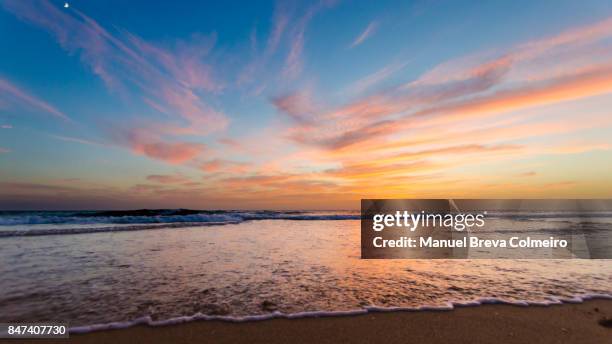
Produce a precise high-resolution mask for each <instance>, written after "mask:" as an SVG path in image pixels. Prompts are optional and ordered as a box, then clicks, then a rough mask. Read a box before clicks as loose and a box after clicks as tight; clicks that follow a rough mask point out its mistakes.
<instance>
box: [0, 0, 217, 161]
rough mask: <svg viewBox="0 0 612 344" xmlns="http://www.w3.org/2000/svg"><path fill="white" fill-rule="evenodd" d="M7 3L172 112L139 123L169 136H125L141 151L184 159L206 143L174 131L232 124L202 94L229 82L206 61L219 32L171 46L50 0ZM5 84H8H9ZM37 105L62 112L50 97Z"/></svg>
mask: <svg viewBox="0 0 612 344" xmlns="http://www.w3.org/2000/svg"><path fill="white" fill-rule="evenodd" d="M3 5H4V7H5V8H6V9H7V10H9V11H10V12H12V13H14V14H15V15H16V16H17V17H19V18H21V19H22V20H24V21H26V22H29V23H31V24H34V25H36V26H39V27H42V28H44V29H46V30H48V31H49V32H51V33H52V34H53V35H54V36H55V37H56V39H57V41H58V42H59V44H60V45H61V46H62V47H63V48H64V49H66V50H67V51H69V52H70V53H77V54H79V55H80V56H81V60H82V61H83V62H84V63H85V64H86V65H87V66H89V67H90V68H91V70H92V72H93V73H95V74H96V75H98V76H99V77H100V78H101V79H102V80H103V81H104V83H105V84H106V85H107V86H108V87H109V88H110V89H111V90H113V91H119V92H127V90H128V89H130V88H136V89H138V90H139V91H140V94H141V95H142V97H143V101H144V102H145V103H146V104H148V105H150V106H151V108H152V109H153V110H156V111H160V112H163V113H164V114H165V115H167V116H168V120H167V121H163V122H161V123H160V122H159V121H158V122H157V123H155V122H153V123H152V122H151V121H147V123H146V124H144V125H143V127H140V128H138V130H139V131H145V130H146V131H150V134H149V136H154V137H161V136H166V138H165V139H164V142H157V141H156V142H140V141H139V142H132V140H130V138H129V137H125V138H123V140H122V141H123V142H129V143H130V145H129V147H131V148H132V149H134V151H135V152H136V153H139V154H145V155H147V156H150V157H152V158H156V159H161V160H165V161H168V162H172V163H179V162H184V161H187V160H189V159H191V158H193V157H195V156H196V155H197V154H198V153H199V152H200V150H201V149H200V148H201V145H199V144H191V143H185V142H172V141H173V139H172V136H175V135H181V134H194V133H197V134H199V135H205V134H208V133H211V132H215V131H219V130H222V129H224V128H225V127H226V126H227V124H228V119H227V117H226V116H225V115H224V114H223V113H221V112H220V111H218V110H216V109H214V108H213V107H212V106H211V105H209V104H208V103H207V102H206V101H205V100H204V97H203V96H202V93H213V94H214V93H217V92H220V91H221V90H222V89H223V83H221V82H219V81H218V80H216V79H215V78H214V77H213V74H214V72H213V69H212V67H210V66H209V65H207V64H205V63H204V60H205V58H206V57H207V55H208V54H209V52H210V50H211V49H212V47H213V46H214V43H215V37H214V35H213V36H212V37H208V36H203V35H199V34H196V35H193V36H192V38H191V40H190V41H189V42H183V41H179V42H177V43H176V47H175V51H173V52H171V51H170V50H168V49H164V48H161V47H159V46H156V45H154V44H152V43H149V42H146V41H145V40H143V39H141V38H140V37H138V36H136V35H135V34H132V33H129V32H127V31H125V30H121V29H116V30H113V31H109V30H107V29H105V28H104V27H103V26H102V25H101V24H99V23H98V22H96V21H95V20H94V19H92V18H90V17H88V16H87V15H85V14H84V13H81V12H80V11H78V10H76V9H73V8H72V7H71V8H70V9H69V10H62V9H59V8H58V7H57V6H55V5H53V4H52V3H50V2H48V1H42V2H40V3H37V4H36V5H34V3H30V2H23V1H13V0H9V1H5V2H4V3H3ZM0 87H1V88H4V89H8V87H7V86H6V85H4V86H3V85H2V84H0ZM13 93H14V91H13ZM25 99H27V100H29V101H30V100H31V99H29V98H25ZM30 102H32V101H30ZM32 103H33V102H32ZM35 105H37V106H38V107H41V108H45V109H47V110H48V112H51V113H54V114H56V115H62V114H61V113H60V112H58V111H56V110H55V109H53V108H52V107H49V106H46V104H44V103H35ZM143 122H144V121H143ZM128 131H129V130H128ZM128 131H125V132H128ZM173 154H177V156H176V157H173V156H172V155H173Z"/></svg>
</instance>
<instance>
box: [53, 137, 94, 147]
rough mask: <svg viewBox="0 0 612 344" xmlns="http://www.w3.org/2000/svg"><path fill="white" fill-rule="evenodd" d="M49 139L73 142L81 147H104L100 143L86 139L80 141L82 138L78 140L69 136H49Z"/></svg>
mask: <svg viewBox="0 0 612 344" xmlns="http://www.w3.org/2000/svg"><path fill="white" fill-rule="evenodd" d="M50 137H52V138H54V139H56V140H60V141H66V142H75V143H80V144H83V145H91V146H106V145H105V144H103V143H100V142H95V141H91V140H86V139H82V138H78V137H70V136H62V135H50Z"/></svg>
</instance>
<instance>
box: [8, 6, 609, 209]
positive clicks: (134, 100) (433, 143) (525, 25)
mask: <svg viewBox="0 0 612 344" xmlns="http://www.w3.org/2000/svg"><path fill="white" fill-rule="evenodd" d="M0 52H1V53H0V209H6V210H13V209H24V210H25V209H40V210H47V209H48V210H59V209H73V210H78V209H135V208H196V209H357V208H358V207H359V200H360V199H362V198H610V197H612V177H611V176H612V155H611V151H610V148H611V145H612V113H611V112H612V63H611V62H610V61H612V3H611V2H610V1H584V2H577V1H537V2H536V1H491V2H465V1H346V0H344V1H343V0H337V1H334V0H323V1H307V2H289V1H279V2H274V1H270V2H268V1H244V2H212V1H211V2H206V1H165V2H152V1H129V2H126V1H93V0H74V1H69V2H68V3H65V2H64V1H46V0H42V1H29V0H0Z"/></svg>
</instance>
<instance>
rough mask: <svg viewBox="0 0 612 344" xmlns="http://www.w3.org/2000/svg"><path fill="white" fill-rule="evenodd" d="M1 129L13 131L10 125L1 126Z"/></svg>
mask: <svg viewBox="0 0 612 344" xmlns="http://www.w3.org/2000/svg"><path fill="white" fill-rule="evenodd" d="M0 128H2V129H13V126H12V125H10V124H2V125H0Z"/></svg>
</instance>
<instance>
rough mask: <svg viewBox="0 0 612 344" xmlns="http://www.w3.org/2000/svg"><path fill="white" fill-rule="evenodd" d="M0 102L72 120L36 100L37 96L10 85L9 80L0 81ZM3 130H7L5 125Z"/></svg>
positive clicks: (50, 106) (47, 104)
mask: <svg viewBox="0 0 612 344" xmlns="http://www.w3.org/2000/svg"><path fill="white" fill-rule="evenodd" d="M0 100H4V101H6V102H7V103H8V102H12V103H17V104H18V105H23V106H26V107H28V108H31V109H34V110H38V111H41V112H44V113H47V114H50V115H52V116H54V117H56V118H59V119H62V120H64V121H69V120H70V119H69V118H68V116H67V115H66V114H64V113H63V112H61V111H60V110H58V109H57V108H55V107H54V106H52V105H50V104H49V103H47V102H45V101H43V100H40V99H38V98H36V97H35V96H33V95H31V94H29V93H28V92H26V91H24V90H23V89H21V88H19V87H17V86H15V85H14V84H12V83H10V82H9V81H8V80H5V79H0ZM9 127H10V126H9ZM2 128H3V129H7V127H5V125H3V126H2Z"/></svg>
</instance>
